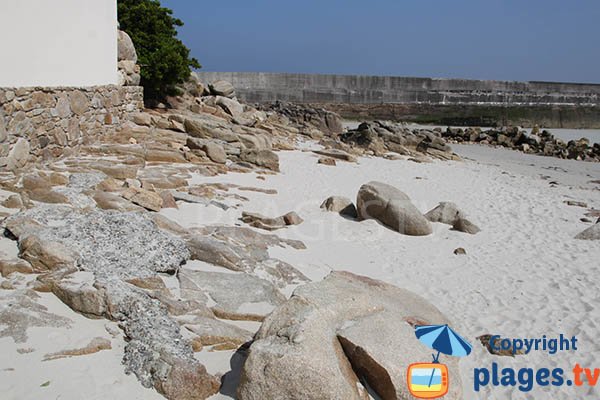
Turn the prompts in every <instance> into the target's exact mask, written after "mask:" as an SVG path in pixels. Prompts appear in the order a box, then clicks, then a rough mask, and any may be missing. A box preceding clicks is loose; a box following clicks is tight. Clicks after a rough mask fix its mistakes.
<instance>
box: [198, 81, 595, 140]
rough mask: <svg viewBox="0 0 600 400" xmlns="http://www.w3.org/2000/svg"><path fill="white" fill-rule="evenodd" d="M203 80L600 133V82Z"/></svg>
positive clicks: (438, 116) (419, 113)
mask: <svg viewBox="0 0 600 400" xmlns="http://www.w3.org/2000/svg"><path fill="white" fill-rule="evenodd" d="M198 76H199V78H200V79H201V80H202V81H204V82H206V83H210V82H213V81H216V80H228V81H230V82H231V83H232V84H233V86H234V87H235V90H236V93H237V95H238V97H239V98H240V99H241V100H243V101H246V102H250V103H266V102H272V101H275V100H282V101H288V102H295V103H313V104H320V105H322V106H324V107H325V108H328V109H330V110H332V111H338V112H341V113H342V116H344V117H349V118H353V117H359V116H360V117H361V118H369V117H371V118H381V117H382V116H389V117H393V118H394V119H398V120H405V121H415V122H430V123H440V124H443V123H444V122H443V121H444V120H447V119H448V118H454V117H453V115H455V117H456V118H454V123H455V124H463V123H464V124H465V125H469V124H470V121H476V120H482V121H487V123H488V124H492V125H501V124H502V123H514V124H522V122H526V123H528V122H531V123H533V124H536V123H537V124H544V125H545V126H548V127H564V128H600V84H580V83H558V82H509V81H482V80H467V79H433V78H407V77H392V76H353V75H311V74H278V73H254V72H249V73H247V72H200V73H198ZM390 105H392V106H390ZM521 109H523V110H521ZM540 110H541V111H542V112H541V113H539V114H538V111H540ZM522 114H525V115H522ZM582 114H583V115H585V116H586V118H585V120H581V119H580V116H581V115H582ZM463 115H464V118H463V117H461V116H463ZM538 116H539V120H538ZM546 124H550V125H546Z"/></svg>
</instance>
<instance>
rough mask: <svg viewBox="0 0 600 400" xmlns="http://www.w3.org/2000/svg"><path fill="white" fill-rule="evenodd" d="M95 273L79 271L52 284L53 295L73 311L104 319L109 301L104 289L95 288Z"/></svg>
mask: <svg viewBox="0 0 600 400" xmlns="http://www.w3.org/2000/svg"><path fill="white" fill-rule="evenodd" d="M94 283H95V276H94V273H93V272H87V271H78V272H75V273H73V274H70V275H67V276H66V277H65V278H63V279H61V280H60V281H58V282H55V283H53V284H52V288H51V290H52V293H54V294H55V295H56V297H58V298H59V299H61V300H62V302H63V303H65V304H67V305H68V306H69V307H70V308H71V309H73V310H74V311H77V312H79V313H81V314H83V315H86V316H88V317H96V318H99V317H103V316H104V315H106V312H107V299H106V294H105V292H104V290H103V289H101V288H100V289H98V288H96V287H94Z"/></svg>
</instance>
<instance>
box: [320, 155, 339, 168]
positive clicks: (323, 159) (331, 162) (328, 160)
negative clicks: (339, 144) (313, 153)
mask: <svg viewBox="0 0 600 400" xmlns="http://www.w3.org/2000/svg"><path fill="white" fill-rule="evenodd" d="M317 163H318V164H323V165H329V166H332V167H335V166H336V162H335V158H331V157H320V158H319V160H318V161H317Z"/></svg>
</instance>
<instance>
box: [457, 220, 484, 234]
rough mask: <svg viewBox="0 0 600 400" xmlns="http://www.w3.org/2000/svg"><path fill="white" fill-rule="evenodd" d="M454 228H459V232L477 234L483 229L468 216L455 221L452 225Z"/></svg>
mask: <svg viewBox="0 0 600 400" xmlns="http://www.w3.org/2000/svg"><path fill="white" fill-rule="evenodd" d="M452 228H454V230H457V231H459V232H464V233H469V234H471V235H475V234H477V233H479V232H481V229H479V227H478V226H477V225H475V224H474V223H472V222H471V221H469V220H468V219H466V218H458V219H456V220H455V221H454V224H453V225H452Z"/></svg>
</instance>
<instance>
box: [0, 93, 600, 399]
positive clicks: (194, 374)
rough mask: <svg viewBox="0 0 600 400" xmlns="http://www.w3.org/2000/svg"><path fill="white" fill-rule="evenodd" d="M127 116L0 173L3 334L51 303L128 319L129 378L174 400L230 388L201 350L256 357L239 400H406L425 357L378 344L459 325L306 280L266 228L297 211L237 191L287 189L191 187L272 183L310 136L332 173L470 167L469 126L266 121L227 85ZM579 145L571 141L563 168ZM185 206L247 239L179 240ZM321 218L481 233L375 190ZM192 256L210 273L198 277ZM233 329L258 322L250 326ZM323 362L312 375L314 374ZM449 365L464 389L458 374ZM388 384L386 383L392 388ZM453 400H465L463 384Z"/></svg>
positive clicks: (11, 333)
mask: <svg viewBox="0 0 600 400" xmlns="http://www.w3.org/2000/svg"><path fill="white" fill-rule="evenodd" d="M132 121H133V122H126V123H123V124H121V125H120V129H119V130H118V131H117V132H116V133H114V134H108V135H104V136H101V137H99V138H98V140H96V141H94V142H93V143H86V144H82V145H79V146H77V147H74V148H73V149H70V151H69V152H65V155H64V156H63V157H61V158H57V159H42V158H39V159H35V158H32V157H31V156H30V155H29V154H25V153H19V154H17V153H15V152H12V153H11V154H12V156H9V157H17V156H18V159H14V160H13V159H11V160H10V161H11V165H12V166H13V168H12V169H11V170H4V171H2V172H1V173H0V189H1V190H2V191H1V192H0V194H1V197H0V200H1V204H2V209H1V210H0V213H1V218H2V222H1V227H2V228H3V230H4V236H5V238H3V242H2V243H5V244H6V243H10V244H11V246H15V247H18V256H17V257H10V256H8V255H7V254H0V272H1V273H2V277H3V278H2V282H1V284H0V286H1V287H2V290H3V291H5V292H6V293H7V294H6V296H5V297H3V299H2V301H3V302H4V303H3V304H4V305H3V308H0V315H1V316H2V318H3V320H4V321H7V324H8V329H5V330H3V331H2V336H7V337H11V338H12V339H13V340H14V341H15V342H24V341H26V340H27V334H28V330H29V328H30V327H32V326H38V325H40V324H41V326H46V325H48V326H52V325H53V324H60V318H58V317H54V316H52V314H44V313H42V312H41V311H40V309H39V308H38V309H36V306H35V304H37V303H36V293H52V294H54V295H55V296H56V297H57V298H58V299H60V300H61V301H62V302H63V303H64V304H66V305H67V306H69V307H70V308H71V309H72V310H74V311H76V312H78V313H81V314H82V315H84V316H86V317H89V318H104V319H107V320H110V321H113V322H115V323H117V324H118V325H119V327H120V328H121V331H120V333H118V334H117V335H122V336H123V337H124V338H125V340H126V344H125V348H124V357H123V363H124V372H126V373H132V374H134V375H135V376H136V377H137V379H138V380H139V381H140V383H141V385H143V386H144V387H152V388H154V389H156V390H157V391H158V392H159V393H161V394H162V395H164V396H165V397H166V398H169V399H177V400H180V399H181V400H183V399H186V400H187V399H205V398H208V397H209V396H211V395H213V394H215V393H217V392H219V391H220V390H222V387H223V385H225V383H227V384H230V382H229V381H228V379H230V378H229V377H227V376H217V375H214V374H212V373H210V372H208V371H207V369H206V368H205V366H204V365H203V364H202V363H201V362H199V361H198V359H197V358H196V357H195V355H196V354H197V353H198V352H201V351H203V349H206V348H209V349H210V351H214V352H218V351H232V350H239V351H241V352H245V353H247V354H248V359H247V361H246V363H245V364H244V365H243V367H242V368H241V370H240V371H239V372H240V373H241V379H240V381H239V387H237V388H236V389H235V390H237V398H238V399H240V400H251V399H252V400H253V399H264V398H275V397H281V398H284V397H285V398H291V397H294V396H296V397H298V396H301V397H302V398H306V399H320V398H334V397H335V396H336V395H340V394H343V397H344V398H356V399H362V398H366V396H367V386H371V387H372V389H373V390H375V391H376V392H378V393H388V394H390V395H389V396H391V397H390V398H393V397H394V396H395V398H408V397H407V396H408V395H407V389H406V386H405V384H404V380H403V379H404V375H403V374H404V372H405V369H406V366H407V365H408V363H409V362H410V361H411V360H413V361H414V359H415V357H420V358H424V357H428V353H427V351H425V349H423V351H417V350H414V349H413V350H411V351H412V352H411V353H410V357H409V355H408V354H409V353H406V352H398V355H394V356H392V355H390V354H389V353H388V352H387V345H384V344H385V343H386V341H387V340H389V339H390V337H393V340H394V341H395V343H394V346H396V347H397V348H403V349H406V350H407V351H408V349H410V348H412V347H413V344H412V342H409V339H410V340H413V339H414V333H413V332H414V326H413V325H414V324H415V322H414V321H419V323H422V324H424V323H439V324H441V323H446V322H447V321H448V319H447V318H446V317H444V316H443V315H442V313H441V312H440V311H439V310H437V309H436V308H435V307H433V306H432V305H431V304H429V303H428V302H427V301H426V300H424V299H423V298H421V297H419V296H416V295H414V294H413V293H410V292H408V291H405V290H402V289H398V288H396V287H393V286H392V285H389V284H385V283H383V282H380V281H375V280H372V279H369V278H366V277H362V276H359V275H356V274H351V273H346V272H335V273H332V274H331V275H329V276H328V277H327V278H326V279H325V280H324V281H322V282H310V279H309V278H308V277H307V276H305V274H303V273H302V272H301V271H300V270H299V269H298V268H297V267H296V266H294V265H292V264H290V263H287V262H285V261H283V260H281V259H278V258H277V257H273V256H272V255H271V254H270V251H269V250H270V249H271V248H290V249H294V251H299V252H301V251H303V249H305V248H306V246H305V244H304V243H302V242H301V241H298V240H290V239H285V238H283V237H279V236H275V235H273V234H270V233H267V232H265V231H272V230H279V229H289V227H290V226H294V225H298V224H302V223H303V219H302V218H301V216H299V215H297V214H295V213H287V214H284V215H282V216H280V217H265V216H263V215H260V214H256V213H253V212H250V211H252V210H247V209H245V203H246V202H247V201H248V199H247V198H245V197H244V196H243V195H241V194H239V193H240V192H242V193H243V192H244V191H250V192H252V191H254V192H261V193H263V194H264V195H265V196H268V195H275V194H276V193H277V192H276V191H272V190H271V191H269V190H265V189H261V188H255V187H251V186H241V185H234V184H225V183H216V184H193V183H192V182H193V177H195V176H203V177H214V176H219V175H222V174H227V173H253V174H256V176H257V179H261V178H262V179H265V177H269V176H274V175H275V174H277V173H278V171H279V170H280V163H279V155H278V152H280V151H286V150H298V149H302V143H304V142H305V141H307V140H310V141H311V142H312V143H318V144H319V145H320V146H321V147H320V148H319V149H318V150H314V153H315V154H316V155H318V156H319V160H318V162H319V163H321V164H324V165H323V168H329V166H333V165H336V163H348V164H356V163H357V162H358V160H359V157H384V158H389V159H406V160H411V161H415V162H419V163H429V162H434V161H435V162H444V161H448V160H453V161H460V157H458V156H457V155H456V154H454V153H453V152H452V149H451V148H450V147H449V146H448V144H447V143H446V139H453V138H458V137H461V138H462V137H466V136H464V135H466V134H465V133H464V131H463V132H460V133H459V132H458V131H456V132H455V131H453V130H449V131H447V132H446V133H444V132H442V131H439V130H417V131H411V130H409V129H406V128H405V127H404V126H403V125H401V124H390V123H385V122H369V123H363V124H361V125H360V126H359V127H358V128H357V129H354V130H348V131H346V132H342V131H341V130H340V127H341V123H340V121H339V119H338V118H337V117H336V116H335V115H333V114H331V113H327V112H325V111H323V110H312V109H304V108H300V107H291V106H288V105H282V104H279V105H277V106H276V107H275V108H263V109H257V108H254V107H252V106H249V105H245V104H242V103H240V102H238V101H237V100H236V98H235V91H234V90H233V87H231V85H230V84H228V83H227V82H215V83H212V84H211V85H208V86H204V85H203V84H201V83H200V82H198V81H192V82H191V83H189V84H188V91H187V93H186V94H185V95H183V96H180V97H178V98H172V99H170V108H158V109H155V110H146V111H145V112H140V113H137V114H135V115H133V118H132ZM475 132H478V131H473V132H471V134H472V135H474V134H475ZM512 132H515V133H514V134H513V133H512ZM449 135H451V136H449ZM478 135H479V136H477V137H474V136H473V138H474V139H475V140H477V139H479V138H480V137H483V136H482V135H485V137H486V138H491V137H494V140H493V141H492V140H490V139H481V140H480V141H479V142H480V143H481V142H484V141H485V140H488V142H489V143H490V144H493V143H497V142H498V140H499V139H500V137H501V135H504V133H502V134H500V133H499V134H498V135H496V136H493V135H492V134H491V133H478ZM504 136H505V137H506V138H510V139H511V142H510V143H515V146H521V148H522V144H523V143H522V141H523V140H525V139H523V135H521V133H520V132H518V131H513V130H510V131H508V130H507V131H506V135H504ZM540 137H542V138H546V139H543V141H542V142H541V143H543V146H541V145H540V146H538V147H536V149H540V148H544V149H545V148H546V147H547V146H549V145H550V143H554V144H556V143H558V142H556V141H553V140H554V139H551V137H550V136H548V135H546V134H544V133H542V134H541V135H540ZM469 138H471V135H469ZM515 138H519V139H515ZM457 140H458V139H457ZM503 140H504V139H503ZM529 140H531V139H527V141H528V143H529ZM503 143H504V142H503ZM572 147H573V146H571V147H569V146H568V145H567V147H566V151H567V156H569V155H572V153H569V151H571V150H570V149H572ZM531 148H534V147H533V145H531ZM575 149H582V150H581V151H579V150H577V151H578V153H577V154H579V155H581V157H583V155H585V157H586V159H587V158H592V156H593V157H597V155H596V154H597V153H596V152H595V151H596V147H593V148H592V149H593V150H589V148H588V147H586V146H583V144H577V146H575ZM590 151H591V153H590ZM552 154H553V155H557V154H559V155H563V154H564V153H563V151H562V150H561V151H560V153H556V152H554V151H553V152H552ZM590 154H591V155H590ZM573 155H574V153H573ZM436 160H438V161H436ZM232 189H237V191H236V193H233V190H232ZM440 200H443V199H440ZM185 204H195V205H200V206H202V207H205V208H206V210H207V213H209V214H210V213H219V212H224V211H227V210H231V209H235V210H236V211H239V215H240V217H241V220H242V222H244V223H247V224H248V225H249V226H250V227H244V226H239V223H234V224H232V225H227V226H225V225H210V224H209V225H206V226H203V227H200V228H185V227H183V226H181V225H179V224H178V223H176V222H175V221H173V220H170V219H168V218H167V217H165V216H164V215H163V214H162V213H161V211H165V210H168V209H177V208H179V207H184V205H185ZM323 207H324V208H325V209H328V210H331V211H336V212H339V213H341V214H342V215H343V216H344V217H345V218H351V219H354V218H356V220H357V221H365V220H376V221H378V222H379V223H381V224H382V225H383V226H386V227H387V228H389V229H391V230H393V231H395V232H398V233H399V234H404V235H412V236H422V235H430V234H432V227H431V224H432V223H434V222H441V223H444V224H447V225H449V226H452V229H453V230H456V231H460V232H465V233H470V234H477V233H478V232H479V231H480V229H479V228H478V227H477V226H475V225H474V224H473V223H472V222H470V221H469V220H467V219H466V217H465V215H464V212H463V211H461V210H459V209H458V208H457V207H456V206H455V205H453V204H452V203H446V202H445V203H441V204H440V205H439V206H438V207H437V208H435V209H434V210H432V211H431V212H430V213H427V214H426V215H423V214H421V212H420V211H419V210H418V209H417V208H416V207H415V205H414V204H413V203H412V202H411V200H410V198H409V197H408V196H407V195H406V194H404V193H403V192H401V191H400V190H398V189H396V188H394V187H392V186H389V185H386V184H385V183H381V182H370V183H368V184H365V185H363V187H361V188H360V190H359V192H358V194H357V202H356V205H354V204H352V201H349V200H345V199H340V198H332V199H328V200H326V201H325V202H324V206H323ZM598 226H600V224H596V225H595V227H598ZM592 228H593V229H596V228H594V227H592ZM592 228H589V229H592ZM596 231H597V229H596V230H595V231H594V232H596ZM595 234H597V233H592V236H593V235H595ZM585 236H586V238H587V236H589V235H588V234H585ZM463 250H464V249H463ZM193 262H200V263H202V265H209V266H210V268H211V269H210V270H195V269H193V268H191V267H190V266H189V265H190V264H191V263H193ZM167 283H169V285H167ZM287 293H293V295H292V296H291V298H288V296H287V295H286V294H287ZM340 299H345V300H342V301H340ZM353 302H354V303H353ZM6 304H12V306H11V307H12V308H11V307H8V306H6ZM32 304H33V305H32ZM36 310H37V311H36ZM31 312H33V313H34V314H35V313H37V315H38V317H36V318H31V317H30V316H29V314H28V313H31ZM240 321H241V322H247V323H262V326H261V327H260V329H258V332H255V331H252V330H251V329H248V328H247V327H246V328H245V327H242V326H240V325H239V322H240ZM390 321H394V322H393V324H391V323H390ZM349 323H352V324H353V325H352V327H349V326H348V324H349ZM36 324H37V325H36ZM374 326H375V327H377V328H376V329H375V331H371V329H372V328H373V327H374ZM392 333H393V334H392ZM94 343H95V342H94ZM104 347H106V346H104ZM357 349H364V351H363V350H361V351H360V352H358V351H357ZM76 353H77V352H76ZM81 353H82V354H87V353H86V351H83V350H82V351H81ZM363 353H366V355H361V354H363ZM315 355H318V358H319V361H318V363H317V364H316V365H317V366H319V367H318V368H316V367H315V368H312V367H313V366H314V365H315V360H314V356H315ZM311 368H312V369H311ZM451 369H452V370H453V374H454V375H455V376H456V378H455V379H456V381H457V382H460V379H459V376H460V374H459V372H458V371H457V365H456V364H454V363H453V364H452V365H451ZM365 371H367V372H365ZM383 375H386V376H389V378H390V379H389V380H386V381H385V382H383V381H382V380H381V376H383ZM298 376H303V377H304V378H303V379H297V378H296V377H298ZM333 377H335V379H333ZM307 382H309V383H310V384H307ZM361 382H362V383H361ZM363 383H364V384H363ZM449 398H453V399H459V398H462V395H461V386H460V384H459V383H458V384H456V385H455V386H453V389H452V392H451V394H450V397H449Z"/></svg>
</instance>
